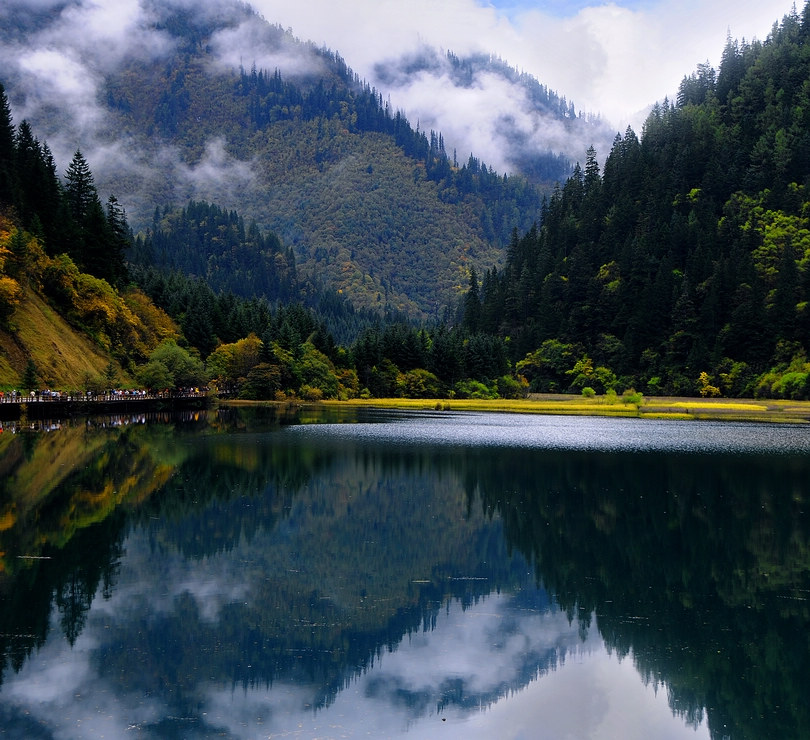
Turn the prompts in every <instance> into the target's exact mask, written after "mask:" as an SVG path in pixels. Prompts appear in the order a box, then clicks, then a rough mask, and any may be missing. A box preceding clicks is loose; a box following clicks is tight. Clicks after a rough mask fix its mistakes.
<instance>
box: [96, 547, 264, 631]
mask: <svg viewBox="0 0 810 740" xmlns="http://www.w3.org/2000/svg"><path fill="white" fill-rule="evenodd" d="M126 558H127V568H126V569H122V570H121V571H120V572H119V574H118V577H117V579H116V584H115V591H114V592H113V594H112V596H111V597H110V598H108V599H101V598H96V599H95V600H94V602H93V609H92V613H93V615H94V616H97V615H98V614H100V613H104V614H107V615H109V617H110V618H112V619H118V615H121V614H127V613H130V612H131V610H132V608H133V605H134V604H144V605H145V606H138V607H136V608H138V609H139V610H143V609H148V611H149V613H150V614H169V613H171V612H172V611H173V610H174V608H175V602H176V599H177V598H178V597H179V596H183V595H184V594H188V595H190V596H191V597H192V598H193V599H194V603H195V605H196V607H197V611H198V613H199V615H200V618H201V619H203V620H204V621H206V622H209V623H210V622H216V620H217V619H218V617H219V614H220V611H221V610H222V607H224V606H226V605H227V604H232V603H233V602H235V601H244V600H245V596H246V595H247V593H248V589H249V586H250V584H249V582H248V581H246V579H245V578H244V574H243V573H242V572H241V569H242V564H241V563H240V561H239V560H237V559H234V558H229V557H210V558H201V559H200V560H189V559H186V558H184V557H183V556H182V555H180V554H179V553H177V552H172V551H167V552H161V555H160V557H159V558H156V557H154V553H153V552H152V548H151V546H150V544H149V542H148V541H147V538H146V535H145V534H144V533H143V532H135V533H133V534H131V535H130V536H129V537H128V538H127V541H126ZM142 573H149V574H150V575H151V579H152V580H151V583H150V584H145V583H143V582H142V581H141V580H140V574H142ZM129 574H135V577H136V580H134V581H133V580H130V576H129ZM152 584H161V586H162V587H153V586H152ZM147 599H148V602H147ZM147 603H148V605H147Z"/></svg>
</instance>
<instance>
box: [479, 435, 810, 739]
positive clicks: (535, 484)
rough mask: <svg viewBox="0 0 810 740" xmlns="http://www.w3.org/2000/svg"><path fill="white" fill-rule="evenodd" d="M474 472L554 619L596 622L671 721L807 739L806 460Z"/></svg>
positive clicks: (809, 526)
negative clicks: (552, 603)
mask: <svg viewBox="0 0 810 740" xmlns="http://www.w3.org/2000/svg"><path fill="white" fill-rule="evenodd" d="M470 467H471V470H474V471H475V472H474V473H471V474H473V475H474V477H475V479H476V480H477V481H478V482H479V484H480V489H479V490H480V492H481V493H482V494H483V499H484V504H485V506H486V508H487V509H488V510H489V511H492V512H494V513H495V512H496V513H499V514H501V516H502V518H503V520H504V527H505V534H506V537H507V540H508V541H509V542H510V543H512V545H513V546H514V547H516V548H517V549H519V550H520V551H521V552H522V553H523V554H524V555H525V556H526V557H527V558H529V559H530V561H531V562H532V563H533V564H534V566H535V569H536V571H537V574H538V577H539V578H541V579H542V580H543V582H544V583H545V584H546V586H547V587H548V588H549V590H550V592H551V593H553V594H554V595H555V598H556V599H557V601H558V602H559V603H560V605H561V606H562V608H564V609H566V610H567V611H568V613H569V614H572V615H573V614H576V613H583V612H584V613H590V612H593V613H594V614H595V615H596V617H597V620H598V624H599V630H600V632H601V634H602V636H603V637H604V639H605V642H606V644H607V645H608V646H609V647H610V648H612V649H614V650H615V651H616V652H617V653H618V654H619V655H627V654H629V653H631V652H632V654H633V660H634V662H635V664H636V666H637V668H638V670H639V671H640V672H641V674H642V676H643V677H644V678H645V679H646V680H648V681H650V682H653V683H657V682H664V683H666V685H667V686H668V692H669V697H670V704H671V706H672V709H673V711H676V712H678V713H680V714H682V715H683V716H684V717H686V718H687V719H688V720H692V721H697V720H698V719H699V718H700V717H701V716H702V714H703V712H704V711H705V713H706V716H707V718H708V721H709V726H710V729H711V731H712V735H713V736H714V737H732V738H748V737H751V738H766V737H774V738H776V737H780V738H781V737H808V736H810V707H808V704H807V702H806V699H805V697H806V696H808V695H810V674H808V667H810V642H809V641H808V639H807V634H808V631H807V627H808V622H809V621H810V598H808V597H809V596H810V557H808V552H810V550H808V541H809V540H810V537H809V536H808V535H810V516H808V511H807V481H808V466H807V461H806V460H805V459H802V458H799V457H795V456H787V455H785V456H770V457H757V456H746V457H739V458H731V457H725V458H724V457H722V456H705V457H704V456H700V455H691V456H686V455H674V454H670V455H663V454H646V455H644V454H636V455H629V456H615V455H600V454H576V453H570V454H565V455H560V454H559V453H553V454H552V453H535V454H534V455H533V456H532V458H531V464H527V459H526V457H525V455H522V454H520V453H515V452H510V451H503V452H502V453H501V454H499V455H498V456H497V459H492V460H490V461H488V464H486V465H485V466H484V465H479V464H478V463H477V462H473V461H472V460H471V461H470ZM507 475H508V476H510V478H509V479H510V484H509V486H508V488H505V487H504V485H503V480H504V478H505V476H507Z"/></svg>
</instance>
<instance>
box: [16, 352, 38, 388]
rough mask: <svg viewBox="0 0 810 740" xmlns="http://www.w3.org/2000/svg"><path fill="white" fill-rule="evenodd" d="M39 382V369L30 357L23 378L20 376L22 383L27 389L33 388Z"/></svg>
mask: <svg viewBox="0 0 810 740" xmlns="http://www.w3.org/2000/svg"><path fill="white" fill-rule="evenodd" d="M38 383H39V370H37V366H36V364H35V363H34V361H33V360H32V359H31V358H30V357H29V358H28V362H26V363H25V369H24V370H23V374H22V378H20V385H22V387H23V388H25V389H26V390H29V391H30V390H33V389H35V388H36V387H37V384H38Z"/></svg>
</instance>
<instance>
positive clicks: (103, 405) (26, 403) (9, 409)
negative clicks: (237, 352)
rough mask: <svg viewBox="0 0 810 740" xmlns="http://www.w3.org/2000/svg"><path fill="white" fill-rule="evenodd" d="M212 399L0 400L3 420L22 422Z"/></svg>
mask: <svg viewBox="0 0 810 740" xmlns="http://www.w3.org/2000/svg"><path fill="white" fill-rule="evenodd" d="M208 402H209V396H208V394H207V393H204V392H201V391H187V392H182V393H139V392H129V393H128V392H125V391H121V392H114V393H98V394H93V395H84V394H78V395H69V394H65V393H62V394H58V393H52V394H48V395H46V394H42V393H40V394H38V395H34V396H31V395H30V394H29V395H25V396H22V395H16V396H11V395H9V394H6V395H4V396H3V397H2V398H0V421H19V420H20V419H62V418H68V417H73V416H90V415H92V414H110V413H113V414H115V413H129V412H138V411H151V410H158V409H160V410H165V409H178V410H179V409H189V408H204V407H206V406H207V405H208Z"/></svg>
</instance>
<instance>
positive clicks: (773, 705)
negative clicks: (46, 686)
mask: <svg viewBox="0 0 810 740" xmlns="http://www.w3.org/2000/svg"><path fill="white" fill-rule="evenodd" d="M288 421H289V419H287V418H286V417H285V419H284V421H279V418H278V416H277V415H276V416H273V417H271V418H259V419H257V418H256V417H255V415H253V416H247V417H246V416H244V415H240V414H231V415H230V416H228V415H221V416H219V417H217V418H216V419H215V421H214V423H213V425H211V426H205V425H200V426H199V428H195V430H194V433H189V434H184V431H183V429H182V428H172V427H166V428H150V427H149V426H146V427H142V428H140V429H138V430H136V431H124V432H120V431H119V432H118V433H117V434H116V435H113V436H111V437H110V438H109V439H108V440H107V441H106V442H105V443H104V444H103V445H101V446H100V448H99V449H98V450H95V451H94V457H93V460H94V461H97V463H95V464H90V465H89V466H88V465H85V463H86V462H87V461H86V460H85V459H84V458H82V466H83V467H82V468H81V469H77V470H74V471H72V472H71V473H70V474H69V475H67V476H63V477H62V478H60V482H59V485H58V486H57V487H56V489H55V490H54V491H53V493H52V494H51V495H50V496H49V498H48V501H47V502H45V505H43V506H41V507H40V509H39V510H38V515H37V516H38V518H39V520H38V521H37V526H40V527H44V531H52V530H54V529H55V525H54V522H55V521H58V520H59V518H60V517H62V516H63V514H64V512H65V508H64V506H63V505H62V504H60V502H64V501H70V500H71V497H72V496H73V495H74V494H75V493H76V492H77V491H78V490H80V489H82V490H85V491H87V490H94V491H98V490H107V488H109V482H110V478H108V477H105V475H106V473H104V471H113V478H114V480H115V481H116V486H117V487H118V486H120V485H121V484H122V483H123V482H124V481H127V480H131V481H132V480H143V481H146V480H154V473H155V471H156V470H157V469H167V470H170V474H169V475H166V476H165V478H164V479H163V482H161V483H160V485H159V486H157V489H156V490H155V491H153V490H152V488H150V487H149V486H148V485H146V484H145V483H144V484H142V485H143V487H142V488H138V486H137V485H135V484H131V485H132V486H133V487H132V491H133V496H132V498H131V499H129V503H128V504H127V506H125V507H124V508H121V507H120V506H119V507H118V508H116V506H112V507H111V508H110V509H109V510H105V511H104V516H106V517H107V518H106V519H104V518H103V516H102V517H101V519H102V521H101V522H100V523H98V524H95V525H92V526H86V527H76V526H75V522H74V525H73V529H72V530H71V531H70V533H69V535H66V536H65V537H64V538H63V539H59V538H57V537H53V542H54V544H53V545H51V546H50V547H51V549H47V548H46V549H45V550H43V551H42V554H44V555H58V557H54V558H53V559H52V560H43V561H36V562H35V563H33V564H31V567H28V568H20V569H18V570H17V571H16V572H15V575H14V580H13V581H12V584H11V587H10V588H7V589H5V590H4V592H3V594H2V599H3V603H2V609H0V641H2V642H0V647H2V650H3V655H4V656H6V659H7V662H8V663H9V664H11V665H12V666H13V668H14V669H15V670H18V669H19V667H20V666H21V665H22V664H23V662H24V660H25V658H26V656H27V655H29V654H30V652H31V650H32V649H34V647H37V646H39V645H41V644H42V643H43V642H44V640H45V637H46V635H47V628H48V619H49V615H50V613H51V608H52V605H53V604H56V606H57V608H58V610H59V613H60V618H61V621H62V627H63V631H64V632H65V634H66V635H67V636H68V638H69V639H71V640H74V639H75V637H76V636H77V635H78V634H79V632H80V631H81V629H82V626H83V624H84V621H85V619H86V615H87V609H88V607H89V604H90V600H91V599H92V598H93V595H94V594H95V593H96V591H97V589H98V588H99V586H100V585H104V584H108V583H109V582H110V581H111V580H112V579H113V578H114V576H115V567H116V566H115V564H116V562H117V560H118V559H119V557H120V549H121V543H122V537H123V535H122V533H123V532H124V531H125V530H127V531H135V532H137V531H140V529H143V531H144V532H146V533H148V535H147V536H148V537H150V538H151V543H152V545H153V546H155V547H158V548H159V549H160V550H161V551H163V552H164V553H168V554H171V553H178V554H179V555H181V556H182V557H183V558H188V559H189V560H190V561H192V562H196V563H199V562H201V561H202V560H204V559H206V558H214V557H217V556H219V555H221V554H223V553H226V552H231V551H232V550H234V549H235V548H236V547H237V546H238V547H240V548H245V552H246V553H247V555H245V556H244V557H245V560H246V562H247V564H246V565H244V569H245V570H244V572H243V573H241V577H244V578H245V581H246V582H248V583H250V584H252V589H251V592H250V598H249V599H247V600H246V601H247V603H244V601H240V602H234V603H231V604H227V605H225V606H224V607H222V609H221V610H220V612H219V613H218V615H217V618H216V619H215V620H213V621H212V620H211V619H210V618H208V617H207V616H204V615H201V614H200V604H199V603H198V602H197V601H196V600H195V598H193V597H191V596H190V595H189V594H186V595H184V596H181V597H178V598H177V599H176V601H175V602H174V603H173V606H172V609H171V610H169V611H167V612H160V613H156V612H152V611H150V608H149V605H143V606H142V610H141V611H136V612H132V613H131V614H121V615H119V619H118V621H117V622H116V623H114V624H113V625H111V628H110V630H108V631H106V634H105V642H104V644H103V646H102V647H100V648H99V650H98V652H97V660H98V665H99V670H100V671H102V672H103V673H104V674H105V675H106V676H108V677H109V678H110V680H113V681H115V682H116V685H117V687H118V689H119V690H120V691H124V692H129V691H147V690H148V691H156V692H159V693H163V694H164V695H165V696H167V697H169V696H170V697H172V701H173V702H174V703H173V704H172V706H173V707H174V708H175V709H176V710H177V711H178V712H191V713H192V714H193V712H194V711H196V710H195V709H194V708H195V706H196V703H195V702H198V701H199V691H200V689H201V686H200V682H201V681H202V680H204V679H201V678H200V677H201V676H202V677H206V678H207V677H211V678H213V679H214V680H215V681H216V682H219V683H225V684H231V685H235V686H236V685H241V686H246V687H247V686H269V685H272V684H273V683H275V682H278V681H288V680H289V681H298V682H303V683H306V684H307V685H309V686H312V687H314V688H313V692H314V694H315V699H314V706H324V705H327V704H329V703H330V702H331V701H332V700H333V699H334V697H335V696H336V695H337V693H338V692H339V691H340V690H341V689H342V688H343V687H345V686H347V685H348V684H349V683H351V682H352V681H353V680H354V679H355V678H356V677H357V676H358V675H360V674H362V673H363V672H364V671H366V670H367V669H368V668H369V667H370V666H371V665H373V664H374V663H375V661H377V660H378V659H379V657H380V655H381V654H383V653H384V652H385V651H387V650H389V649H394V648H395V647H396V646H397V645H398V644H399V643H400V641H401V640H402V638H403V636H405V635H408V634H413V633H415V632H418V631H420V630H425V629H428V630H429V629H431V628H432V626H433V625H435V620H436V615H437V614H438V613H439V610H440V609H441V608H442V606H443V605H445V604H446V603H447V601H448V599H459V600H460V603H461V604H462V606H464V605H469V604H473V603H475V602H476V600H477V599H479V598H481V596H483V595H485V594H487V593H489V592H490V591H491V590H492V589H493V588H501V589H505V590H509V589H511V588H513V587H516V586H519V585H520V584H521V577H522V576H521V572H522V571H525V570H526V568H525V566H521V564H520V563H521V561H522V556H525V558H527V559H528V560H529V561H530V562H531V563H532V564H533V566H534V569H535V572H536V576H537V579H538V580H539V581H541V582H542V583H543V584H544V585H545V586H546V587H547V588H548V589H549V591H550V592H551V593H552V594H554V596H555V598H556V600H557V601H558V602H559V604H560V606H561V608H562V609H564V610H565V611H566V612H567V613H568V614H569V615H570V617H571V618H576V619H577V620H579V618H580V617H582V620H581V621H578V623H579V624H580V625H581V627H582V630H583V635H584V633H585V631H587V628H588V625H589V621H588V618H589V615H590V614H591V613H594V614H595V615H596V617H597V624H598V627H599V631H600V633H601V634H602V636H603V637H604V639H605V641H606V643H607V645H608V646H609V648H610V649H611V650H614V651H615V652H616V653H617V654H618V655H620V656H624V655H628V654H632V656H633V660H634V663H635V665H636V666H637V668H638V670H639V671H640V672H641V674H642V676H643V677H644V679H645V680H647V681H649V682H653V683H660V684H661V685H666V686H667V691H668V694H669V699H670V704H671V706H672V708H673V710H674V711H675V712H677V713H678V714H680V715H682V716H684V717H685V718H686V719H687V720H688V721H689V720H691V721H694V722H697V721H699V719H700V717H701V716H702V713H703V712H704V711H705V712H706V713H707V717H708V721H709V724H710V727H711V729H712V733H713V735H714V736H716V737H721V736H723V735H724V734H727V735H729V736H731V737H734V738H736V737H775V736H779V737H800V736H810V716H809V715H808V712H809V711H810V710H808V707H807V706H806V704H805V700H804V697H805V696H806V695H807V693H808V688H810V687H808V666H810V647H809V646H808V638H807V626H808V620H810V613H808V604H809V603H810V602H809V601H808V594H810V557H809V556H808V540H809V539H810V538H808V534H810V532H809V531H808V529H810V521H808V515H807V513H806V501H807V495H806V485H807V484H806V480H807V475H806V472H807V468H806V463H805V462H804V461H803V460H799V459H797V458H793V457H788V456H785V457H783V458H780V457H769V458H758V457H755V456H747V457H741V458H738V459H730V458H721V457H718V456H711V457H709V456H706V457H702V456H698V455H692V456H685V455H684V456H678V455H663V454H657V453H645V454H635V455H610V454H597V453H580V452H564V451H554V452H539V451H535V452H532V451H525V450H523V451H518V450H505V449H501V450H494V449H474V450H469V449H463V448H446V447H443V448H435V447H430V446H428V445H425V446H421V447H413V448H410V447H409V448H401V449H395V448H392V447H391V446H387V445H380V446H367V445H364V444H361V443H353V442H350V441H345V440H344V441H338V440H330V439H323V438H321V439H320V440H319V441H317V442H315V441H307V440H305V439H302V438H299V437H297V436H296V435H290V436H288V435H284V434H280V435H269V436H263V435H261V434H260V432H261V430H262V429H265V428H267V425H268V424H269V425H270V426H272V427H274V428H279V427H280V426H283V424H285V423H288ZM198 431H204V433H205V434H204V437H202V438H201V437H198V436H196V435H197V432H198ZM61 433H62V432H60V433H59V434H61ZM26 444H27V445H28V447H27V448H26V449H25V450H24V451H23V450H22V448H20V450H18V451H17V452H15V453H14V454H13V455H12V456H10V457H8V458H6V457H4V458H3V460H2V463H0V464H2V465H5V466H6V467H5V468H3V469H4V470H12V472H13V471H18V470H20V469H21V466H24V465H26V464H29V465H39V464H41V463H40V459H39V458H38V449H37V444H38V443H36V442H31V441H27V443H26ZM26 460H28V462H27V463H26ZM9 461H11V462H9ZM9 465H11V468H9V467H8V466H9ZM85 468H86V469H85ZM110 490H112V489H110ZM138 491H141V493H142V495H139V494H138V493H137V492H138ZM4 495H7V492H6V494H4ZM454 497H455V498H454ZM454 501H457V502H458V506H457V507H456V508H455V509H454V508H453V505H454V504H453V502H454ZM139 502H141V503H139ZM100 510H101V509H99V510H98V511H100ZM124 511H128V512H130V514H129V515H128V516H129V518H128V519H127V515H125V514H124V513H123V512H124ZM93 512H96V510H93ZM94 515H95V514H94ZM493 515H497V516H498V520H497V521H492V522H490V523H489V524H488V523H487V517H489V516H493ZM501 520H502V522H503V523H502V524H501ZM32 521H33V519H30V520H29V522H32ZM282 523H283V525H284V532H282V533H280V532H279V528H280V525H281V524H282ZM36 531H37V530H34V532H36ZM290 531H294V532H297V533H298V535H297V536H299V538H300V539H299V540H297V541H296V542H291V540H290V536H291V535H290ZM504 533H505V538H504ZM282 534H283V535H284V536H283V537H282V536H281V535H282ZM7 535H8V533H7V532H4V533H3V537H4V538H6V539H4V540H3V542H4V543H6V542H9V541H11V540H9V539H7ZM372 535H373V536H372ZM14 536H16V535H12V540H13V537H14ZM26 536H28V535H26ZM306 537H308V538H309V541H310V543H311V546H310V547H304V546H303V545H302V544H301V543H303V542H305V541H306ZM285 538H286V539H285ZM367 540H375V541H377V542H391V543H394V542H397V543H402V545H403V546H402V547H399V548H396V549H394V548H393V547H391V548H388V549H385V548H380V547H377V548H376V549H375V548H374V547H371V546H369V545H368V544H367V543H366V541H367ZM28 541H31V540H26V542H28ZM316 545H317V546H316ZM295 547H298V550H297V551H295V550H294V548H295ZM512 549H514V550H515V551H516V552H518V553H521V557H511V556H510V551H511V550H512ZM296 552H297V554H296ZM302 553H303V554H302ZM293 557H296V558H298V560H297V561H296V562H295V569H296V570H298V571H299V572H298V573H297V574H292V573H288V572H287V570H288V567H289V566H288V565H284V563H289V562H291V559H292V558H293ZM248 561H249V562H248ZM369 561H372V562H373V564H374V566H375V567H377V566H379V572H378V574H377V576H376V578H375V579H374V580H372V578H371V575H370V566H369ZM414 563H417V564H418V565H416V566H415V565H414ZM428 564H430V565H428ZM414 570H416V571H418V573H414V572H413V571H414ZM403 573H404V574H406V576H407V577H405V578H403ZM414 576H418V578H415V577H414ZM463 576H474V577H475V578H479V577H480V578H481V579H482V580H475V579H471V580H454V579H456V578H459V577H463ZM414 580H425V581H426V582H424V583H418V584H417V583H414V582H413V581H414ZM335 583H339V584H341V585H340V586H339V587H332V585H331V584H335ZM381 584H382V585H381ZM132 619H141V620H142V623H143V625H145V626H146V627H145V628H143V629H137V630H135V629H131V626H132V622H131V620H132ZM10 636H11V637H10ZM133 656H135V657H134V658H133ZM133 659H134V660H135V661H136V663H138V664H139V667H138V668H137V669H134V670H133V669H132V668H131V661H132V660H133ZM548 668H553V658H552V657H551V656H550V655H537V656H532V657H531V658H530V659H529V660H528V661H527V662H526V664H525V665H523V666H521V667H520V668H519V670H517V671H516V674H515V676H514V678H513V680H512V681H511V682H510V684H509V686H508V687H507V686H505V685H504V686H499V687H497V688H495V689H493V691H492V692H491V695H489V694H488V695H487V696H481V695H477V696H471V695H470V694H469V693H468V691H467V688H466V687H465V686H464V685H463V683H462V684H457V685H450V684H447V685H446V686H444V687H443V689H442V698H441V699H440V703H441V702H444V703H445V704H447V703H454V704H458V705H460V706H466V705H467V703H470V702H473V703H474V702H479V703H483V704H486V703H488V702H489V701H494V700H496V699H497V698H498V697H499V696H500V695H502V694H503V693H508V692H510V691H514V690H515V689H517V688H521V687H522V686H525V685H526V684H527V683H528V682H529V681H531V680H532V679H533V677H534V676H536V675H537V674H538V672H541V671H542V670H545V669H548ZM378 688H379V689H380V690H383V687H378ZM403 700H405V701H407V702H409V703H410V704H411V705H412V707H413V708H414V711H419V707H420V706H424V702H425V701H431V700H432V699H427V698H426V696H422V695H418V694H415V695H414V696H410V697H404V699H403ZM442 706H443V705H442ZM181 716H185V715H184V714H183V715H181Z"/></svg>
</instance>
